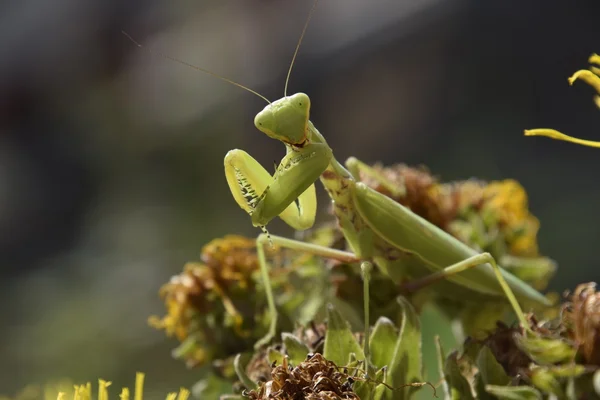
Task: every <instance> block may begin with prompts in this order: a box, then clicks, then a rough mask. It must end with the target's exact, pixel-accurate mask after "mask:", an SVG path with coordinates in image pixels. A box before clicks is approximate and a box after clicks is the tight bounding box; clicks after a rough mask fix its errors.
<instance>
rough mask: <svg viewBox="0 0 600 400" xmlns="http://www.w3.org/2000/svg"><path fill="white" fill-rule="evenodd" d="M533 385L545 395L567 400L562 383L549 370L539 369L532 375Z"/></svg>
mask: <svg viewBox="0 0 600 400" xmlns="http://www.w3.org/2000/svg"><path fill="white" fill-rule="evenodd" d="M531 383H533V385H534V386H535V387H537V388H538V389H540V390H541V391H542V392H544V393H551V394H554V395H555V396H556V397H558V398H559V399H563V398H565V393H564V391H563V389H562V387H561V385H560V382H559V381H558V380H557V379H556V377H555V376H554V375H553V374H552V372H550V371H549V370H548V369H547V368H537V369H535V370H533V371H532V373H531Z"/></svg>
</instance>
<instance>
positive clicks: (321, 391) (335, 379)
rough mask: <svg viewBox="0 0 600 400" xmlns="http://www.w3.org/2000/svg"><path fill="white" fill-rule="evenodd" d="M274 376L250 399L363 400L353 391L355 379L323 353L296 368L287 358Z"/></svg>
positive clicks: (249, 394)
mask: <svg viewBox="0 0 600 400" xmlns="http://www.w3.org/2000/svg"><path fill="white" fill-rule="evenodd" d="M271 376H272V379H271V380H270V381H268V382H265V383H262V384H261V385H260V388H259V389H258V390H252V391H250V392H248V393H246V396H247V397H248V398H250V399H251V400H267V399H270V400H292V399H306V400H342V399H345V400H359V397H358V396H357V394H356V393H354V392H353V391H352V382H353V380H352V377H351V376H349V375H348V374H346V373H344V372H341V371H340V369H339V367H338V366H337V365H336V364H335V363H333V362H331V361H328V360H326V359H325V358H324V357H323V356H322V355H321V354H319V353H317V354H314V355H309V356H308V357H307V359H306V360H305V361H303V362H301V363H300V364H299V365H297V366H296V367H292V366H290V365H289V364H288V362H287V358H284V361H283V364H282V365H278V366H275V367H274V368H273V370H272V371H271Z"/></svg>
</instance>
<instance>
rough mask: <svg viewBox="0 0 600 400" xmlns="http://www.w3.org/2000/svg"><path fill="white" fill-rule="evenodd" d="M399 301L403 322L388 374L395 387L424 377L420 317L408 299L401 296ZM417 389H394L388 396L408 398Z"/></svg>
mask: <svg viewBox="0 0 600 400" xmlns="http://www.w3.org/2000/svg"><path fill="white" fill-rule="evenodd" d="M398 302H399V303H400V305H401V307H402V323H401V325H400V333H399V335H398V338H397V340H396V343H395V346H394V351H393V353H392V359H391V361H390V364H389V367H388V371H387V376H386V377H387V379H386V383H387V384H389V385H391V386H392V387H394V388H399V387H401V386H402V385H405V384H407V383H415V382H421V381H422V379H423V378H422V368H423V367H422V361H421V327H420V324H419V317H418V316H417V313H416V312H415V309H414V308H413V306H412V305H411V304H410V303H409V302H408V301H407V300H406V299H404V298H403V297H399V298H398ZM416 390H418V389H417V388H414V387H407V388H404V389H403V390H394V391H393V392H391V396H389V397H388V398H390V399H393V400H404V399H408V398H410V395H411V394H412V393H413V392H415V391H416Z"/></svg>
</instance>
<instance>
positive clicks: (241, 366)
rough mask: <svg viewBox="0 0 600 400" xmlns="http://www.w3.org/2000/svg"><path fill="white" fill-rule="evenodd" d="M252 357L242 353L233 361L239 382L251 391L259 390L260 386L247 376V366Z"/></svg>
mask: <svg viewBox="0 0 600 400" xmlns="http://www.w3.org/2000/svg"><path fill="white" fill-rule="evenodd" d="M250 356H251V355H250V354H249V353H244V354H241V353H240V354H238V355H237V356H235V359H234V360H233V368H234V369H235V373H236V374H237V376H238V378H239V380H240V381H242V383H243V384H244V386H246V388H248V389H250V390H251V389H257V388H258V385H257V384H256V382H253V381H252V379H250V378H249V377H248V375H246V367H245V365H246V364H247V363H248V361H249V359H250ZM242 358H243V361H242Z"/></svg>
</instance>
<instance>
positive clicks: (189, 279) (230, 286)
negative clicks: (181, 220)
mask: <svg viewBox="0 0 600 400" xmlns="http://www.w3.org/2000/svg"><path fill="white" fill-rule="evenodd" d="M274 251H275V250H274V249H273V250H270V249H269V250H267V252H268V253H269V254H270V253H271V252H274ZM201 259H202V262H201V263H199V262H190V263H187V264H186V265H185V266H184V268H183V272H182V273H181V274H179V275H176V276H174V277H172V278H171V280H170V281H169V282H168V283H167V284H165V285H163V287H162V288H161V289H160V291H159V294H160V296H161V297H162V298H163V300H164V302H165V307H166V309H167V314H166V315H165V316H164V317H162V318H158V317H156V316H153V317H150V319H149V323H150V324H151V325H152V326H154V327H155V328H157V329H164V330H165V332H166V334H167V335H168V336H175V337H176V338H177V339H178V340H179V341H180V342H182V343H184V344H183V345H182V348H181V349H179V350H181V353H183V358H185V359H186V361H187V363H188V366H193V365H197V364H202V363H204V362H206V361H208V360H209V359H211V358H212V354H214V353H215V352H216V350H217V349H216V348H215V346H216V347H217V348H219V349H220V350H221V351H222V352H223V353H224V354H228V353H229V352H228V351H227V350H228V349H223V348H221V347H222V346H221V347H220V344H224V343H227V342H228V338H231V337H238V338H240V339H243V338H247V337H248V336H249V335H250V334H251V331H252V329H253V328H254V327H255V320H254V311H255V310H254V308H252V309H251V310H244V311H245V312H244V311H242V312H241V311H240V308H241V307H244V305H246V308H247V305H248V304H249V303H248V298H249V297H252V293H255V291H254V288H255V281H254V280H253V277H252V274H253V273H254V272H255V271H257V270H258V268H259V267H258V258H257V255H256V241H255V240H254V239H250V238H246V237H243V236H237V235H228V236H225V237H223V238H218V239H215V240H213V241H211V242H210V243H208V244H207V245H205V246H204V247H203V248H202V252H201ZM245 317H246V318H245ZM211 320H212V321H214V322H210V321H211ZM209 325H216V326H218V329H230V330H231V332H228V334H223V335H221V334H219V333H217V332H216V331H215V329H214V326H213V327H210V326H209ZM242 344H243V343H242ZM229 350H239V349H237V348H236V349H229Z"/></svg>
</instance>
